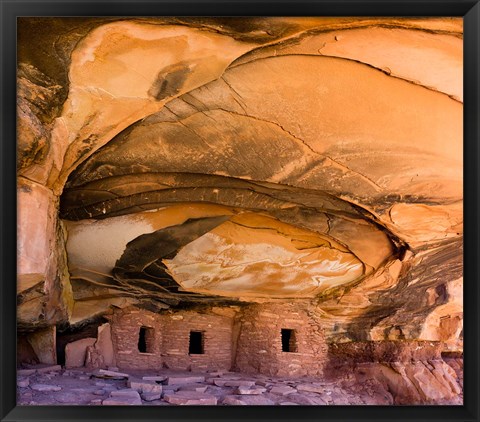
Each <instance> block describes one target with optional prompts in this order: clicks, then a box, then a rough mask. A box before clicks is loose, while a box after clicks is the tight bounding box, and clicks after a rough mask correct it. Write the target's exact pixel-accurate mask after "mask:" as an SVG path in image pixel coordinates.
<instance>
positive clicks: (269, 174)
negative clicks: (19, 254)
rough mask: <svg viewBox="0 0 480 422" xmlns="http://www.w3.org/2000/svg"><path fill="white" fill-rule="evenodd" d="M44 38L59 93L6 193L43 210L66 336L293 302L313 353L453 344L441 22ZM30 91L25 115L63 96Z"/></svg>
mask: <svg viewBox="0 0 480 422" xmlns="http://www.w3.org/2000/svg"><path fill="white" fill-rule="evenodd" d="M220 22H221V23H220ZM62 25H63V26H62ZM82 25H83V26H82ZM59 28H60V29H59V31H60V32H62V31H63V33H62V34H60V35H59V39H60V40H62V39H64V40H66V39H69V40H70V44H69V43H67V42H65V43H64V44H63V45H64V48H65V49H68V48H70V53H69V54H66V55H67V57H68V60H67V61H68V81H67V82H64V83H65V84H68V95H67V97H66V101H65V103H64V104H63V108H62V109H61V111H59V112H58V113H59V114H58V115H56V116H54V117H51V118H50V121H49V122H47V121H46V120H47V119H45V118H44V119H43V120H42V119H41V118H38V119H37V120H38V124H37V125H36V126H35V127H34V128H36V129H37V133H38V135H37V136H36V139H37V141H36V142H37V143H36V144H35V145H33V144H32V141H29V139H30V138H28V137H27V135H25V136H23V137H22V133H23V132H22V131H20V140H19V148H20V151H19V158H20V159H21V163H20V164H21V165H20V171H19V176H20V178H25V179H29V180H30V181H31V182H29V183H37V184H39V185H42V186H45V187H47V188H48V189H49V190H50V191H51V192H52V195H53V197H55V196H59V195H60V194H61V198H60V205H59V215H60V218H61V219H62V221H63V223H62V224H63V227H64V229H65V231H66V233H67V235H68V237H67V241H66V251H67V258H68V271H69V277H68V285H69V286H71V289H72V300H73V305H72V306H71V308H70V310H69V311H68V312H67V314H68V317H67V319H68V322H69V323H71V324H81V323H83V322H84V321H87V320H88V319H90V318H92V317H94V316H96V315H99V314H101V313H102V312H106V311H107V310H108V309H109V307H110V306H112V305H115V306H120V307H123V306H127V305H128V304H132V303H135V304H137V305H138V306H143V307H145V308H147V309H151V310H158V309H163V308H166V307H185V306H197V305H199V304H209V303H210V304H213V303H216V304H224V305H231V304H241V303H248V302H265V301H273V300H276V301H286V300H307V301H310V302H312V303H314V304H315V305H316V306H318V307H319V309H321V310H322V315H323V318H324V324H325V327H326V331H327V337H328V338H329V339H330V341H333V340H336V341H344V340H349V339H350V340H351V339H362V340H364V339H383V338H392V336H397V338H414V339H415V338H417V339H418V338H420V339H426V340H442V341H445V342H450V344H451V345H452V347H458V344H459V343H458V337H459V332H460V331H461V327H462V315H463V314H462V309H461V301H460V297H461V289H459V288H458V286H459V285H460V286H461V283H462V281H461V280H462V265H461V261H462V255H461V254H462V248H461V245H462V233H463V228H462V222H463V210H462V204H463V202H462V199H463V186H462V184H463V179H462V178H463V163H462V157H463V148H462V144H463V139H462V136H463V126H462V125H463V104H462V92H463V86H462V54H463V52H462V42H463V41H462V23H461V20H460V19H447V18H442V19H396V20H395V19H350V18H344V19H343V18H342V19H334V18H274V19H273V18H271V19H269V18H255V19H243V20H242V19H232V20H230V21H229V20H228V19H224V20H222V21H215V20H214V19H213V20H209V19H197V20H195V19H193V18H192V19H187V20H183V21H181V20H174V19H173V18H172V19H171V20H161V19H159V20H157V21H155V19H145V20H144V19H138V20H123V21H101V20H99V21H98V22H97V23H92V22H91V21H88V22H83V23H82V24H79V26H78V28H79V29H78V33H82V38H81V40H77V41H76V43H73V42H72V39H71V38H68V37H73V35H69V36H68V37H67V35H66V33H67V32H68V31H67V30H68V29H69V26H68V24H67V22H63V23H62V22H60V23H59ZM82 31H83V32H82ZM62 37H63V38H62ZM69 45H70V46H71V45H74V47H68V46H69ZM22 54H24V55H25V57H26V58H27V59H28V58H29V57H30V62H29V60H25V61H26V62H27V63H28V65H29V66H35V64H37V63H36V62H35V60H34V57H33V55H32V54H33V53H30V55H29V54H27V53H22ZM32 57H33V58H32ZM21 58H22V55H21ZM57 60H59V58H58V57H57ZM37 66H38V67H40V68H41V66H40V64H37ZM25 69H26V70H25V72H26V76H25V78H24V79H25V82H24V83H25V84H26V83H27V81H30V82H29V83H30V84H32V83H33V82H32V79H34V78H33V77H32V72H33V70H32V68H29V67H25ZM44 69H45V67H44V68H43V70H44ZM38 72H40V71H39V70H38ZM40 73H41V72H40ZM44 76H45V78H47V75H44ZM48 78H50V79H49V80H48V81H49V83H46V82H44V83H43V88H42V89H43V90H44V91H46V93H44V95H43V98H47V97H48V94H49V93H51V92H52V90H54V89H56V90H57V91H58V90H59V89H66V87H65V85H62V79H61V78H62V75H61V74H60V73H58V72H57V73H55V72H50V75H48ZM45 80H46V79H45ZM56 82H57V83H59V84H60V85H55V83H56ZM20 85H21V84H20ZM21 86H23V85H21ZM37 86H38V84H37ZM36 89H37V90H38V91H39V92H41V90H40V88H36ZM21 92H23V91H21ZM50 95H52V97H53V94H50ZM35 101H37V102H38V101H39V100H38V99H30V102H33V103H34V102H35ZM20 104H23V103H21V101H20ZM29 107H30V108H29ZM24 108H25V114H26V115H28V116H30V115H32V114H33V115H35V116H37V115H38V112H37V114H35V109H34V108H33V109H32V107H31V106H28V104H27V106H25V107H24ZM50 109H52V106H51V107H50ZM32 110H33V111H32ZM28 113H30V114H28ZM23 123H24V120H22V119H21V120H20V125H21V124H23ZM25 124H26V123H25ZM30 125H31V124H30ZM48 125H50V126H48ZM21 127H22V126H20V128H21ZM45 128H47V129H49V130H48V132H49V135H47V134H45V133H44V132H47V130H46V129H45ZM42 131H43V132H42ZM26 132H28V131H26ZM42 133H43V135H42ZM42 136H43V138H42ZM39 139H42V142H40V143H39V141H38V140H39ZM30 272H33V270H28V271H25V272H24V273H25V275H26V276H27V275H28V274H29V273H30ZM20 273H21V274H22V271H20ZM24 278H25V277H24ZM459 280H460V281H459ZM459 283H460V284H459ZM64 290H65V287H64ZM67 290H68V289H67ZM441 318H443V319H445V318H450V319H451V320H452V321H454V322H453V323H452V324H450V325H448V329H447V328H445V329H442V328H439V322H438V321H440V319H441ZM445 327H447V325H446V326H445ZM395 333H396V334H395ZM398 333H400V334H398ZM398 336H400V337H398Z"/></svg>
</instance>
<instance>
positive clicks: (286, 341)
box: [282, 328, 297, 352]
mask: <svg viewBox="0 0 480 422" xmlns="http://www.w3.org/2000/svg"><path fill="white" fill-rule="evenodd" d="M296 351H297V339H296V336H295V330H289V329H287V328H282V352H296Z"/></svg>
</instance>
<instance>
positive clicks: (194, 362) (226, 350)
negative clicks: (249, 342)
mask: <svg viewBox="0 0 480 422" xmlns="http://www.w3.org/2000/svg"><path fill="white" fill-rule="evenodd" d="M162 321H163V329H162V330H163V346H162V358H163V362H164V365H165V366H167V367H168V368H171V369H184V370H185V369H187V370H188V369H191V370H194V371H195V370H200V371H201V370H211V369H214V370H215V369H222V370H229V369H230V368H231V366H232V325H233V318H229V317H226V316H218V315H208V314H201V313H197V312H191V311H184V312H174V313H173V312H172V313H171V314H164V315H162ZM191 331H200V332H202V334H203V337H204V342H203V343H204V354H189V338H190V332H191Z"/></svg>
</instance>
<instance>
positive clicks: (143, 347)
mask: <svg viewBox="0 0 480 422" xmlns="http://www.w3.org/2000/svg"><path fill="white" fill-rule="evenodd" d="M154 337H155V333H154V330H153V328H151V327H140V332H139V333H138V351H139V352H140V353H153V341H154Z"/></svg>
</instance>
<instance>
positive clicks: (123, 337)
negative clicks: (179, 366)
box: [111, 308, 162, 369]
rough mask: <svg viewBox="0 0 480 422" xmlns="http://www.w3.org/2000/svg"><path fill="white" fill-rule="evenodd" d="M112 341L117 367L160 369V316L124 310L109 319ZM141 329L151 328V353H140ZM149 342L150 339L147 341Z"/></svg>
mask: <svg viewBox="0 0 480 422" xmlns="http://www.w3.org/2000/svg"><path fill="white" fill-rule="evenodd" d="M111 325H112V341H113V348H114V353H115V356H116V360H117V366H118V367H120V368H131V369H157V368H161V367H162V356H161V350H160V346H161V341H162V321H161V316H160V315H158V314H154V313H152V312H148V311H145V310H142V309H132V308H129V309H125V310H123V311H120V312H116V313H115V314H114V315H113V317H112V318H111ZM141 327H150V328H153V329H154V331H153V338H152V339H151V347H152V348H151V352H150V353H141V352H140V351H139V350H138V340H139V333H140V328H141ZM149 340H150V339H149Z"/></svg>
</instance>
